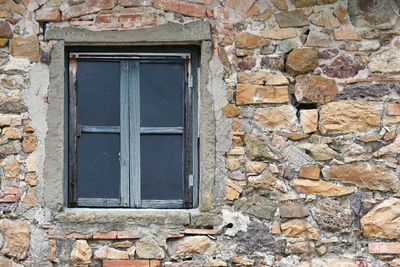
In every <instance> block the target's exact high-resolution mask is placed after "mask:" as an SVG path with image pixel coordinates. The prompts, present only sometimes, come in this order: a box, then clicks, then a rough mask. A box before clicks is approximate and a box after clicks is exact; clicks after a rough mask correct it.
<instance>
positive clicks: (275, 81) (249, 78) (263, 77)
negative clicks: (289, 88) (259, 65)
mask: <svg viewBox="0 0 400 267" xmlns="http://www.w3.org/2000/svg"><path fill="white" fill-rule="evenodd" d="M237 80H238V83H244V84H249V83H250V84H258V85H288V84H289V81H288V79H287V78H286V77H285V76H284V75H283V74H282V73H280V72H273V71H264V70H260V71H257V72H239V73H238V77H237Z"/></svg>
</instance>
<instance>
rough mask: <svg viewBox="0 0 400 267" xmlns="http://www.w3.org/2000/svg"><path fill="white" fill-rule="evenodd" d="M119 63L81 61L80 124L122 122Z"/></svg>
mask: <svg viewBox="0 0 400 267" xmlns="http://www.w3.org/2000/svg"><path fill="white" fill-rule="evenodd" d="M119 68H120V67H119V62H98V61H97V62H96V61H78V72H77V106H78V107H77V108H78V123H79V124H82V125H90V126H119V125H120V122H119V121H120V89H119V88H120V86H119V85H120V75H119V73H120V69H119Z"/></svg>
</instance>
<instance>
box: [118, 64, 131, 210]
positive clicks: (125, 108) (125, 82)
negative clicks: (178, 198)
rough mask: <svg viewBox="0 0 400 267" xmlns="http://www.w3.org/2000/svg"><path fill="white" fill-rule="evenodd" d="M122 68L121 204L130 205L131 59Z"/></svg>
mask: <svg viewBox="0 0 400 267" xmlns="http://www.w3.org/2000/svg"><path fill="white" fill-rule="evenodd" d="M120 64H121V65H120V69H121V74H120V75H121V76H120V77H121V78H120V79H121V85H120V96H121V99H120V103H121V104H120V105H121V107H120V126H121V131H120V144H121V150H120V164H121V189H120V196H121V206H123V207H127V206H129V204H130V203H129V184H130V181H129V178H130V177H129V176H130V175H129V85H130V73H129V61H126V60H122V61H121V63H120Z"/></svg>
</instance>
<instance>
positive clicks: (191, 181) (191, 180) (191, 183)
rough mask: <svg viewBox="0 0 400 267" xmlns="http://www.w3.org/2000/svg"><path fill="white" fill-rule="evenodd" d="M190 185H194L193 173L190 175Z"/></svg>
mask: <svg viewBox="0 0 400 267" xmlns="http://www.w3.org/2000/svg"><path fill="white" fill-rule="evenodd" d="M189 186H190V187H193V174H190V175H189Z"/></svg>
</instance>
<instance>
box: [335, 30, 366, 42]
mask: <svg viewBox="0 0 400 267" xmlns="http://www.w3.org/2000/svg"><path fill="white" fill-rule="evenodd" d="M334 36H335V40H336V41H349V40H352V41H361V33H360V32H357V31H355V30H353V29H351V28H345V29H342V30H335V31H334Z"/></svg>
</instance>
